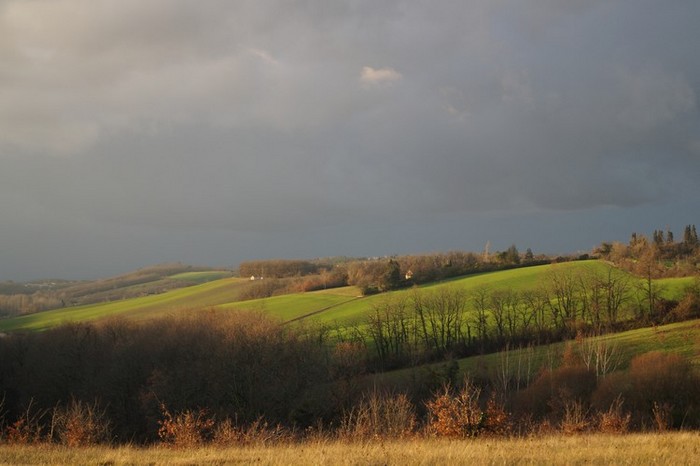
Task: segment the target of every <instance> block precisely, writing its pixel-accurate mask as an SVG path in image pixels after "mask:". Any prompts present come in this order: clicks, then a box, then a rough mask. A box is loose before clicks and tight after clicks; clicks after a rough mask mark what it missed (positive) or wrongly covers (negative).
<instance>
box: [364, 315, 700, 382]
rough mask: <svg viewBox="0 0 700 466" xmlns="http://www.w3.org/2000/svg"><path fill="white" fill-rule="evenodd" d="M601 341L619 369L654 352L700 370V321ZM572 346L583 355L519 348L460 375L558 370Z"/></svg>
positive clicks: (384, 378) (472, 360)
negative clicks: (505, 370)
mask: <svg viewBox="0 0 700 466" xmlns="http://www.w3.org/2000/svg"><path fill="white" fill-rule="evenodd" d="M588 340H592V341H601V342H604V344H605V345H606V346H607V347H608V348H609V349H610V351H611V352H612V354H613V355H614V359H615V360H616V363H617V368H618V369H624V368H626V367H627V366H628V365H629V362H630V360H631V359H632V358H634V357H635V356H638V355H640V354H644V353H648V352H650V351H663V352H667V353H675V354H680V355H682V356H684V357H685V358H687V359H688V360H690V361H691V362H692V363H693V364H694V365H695V366H697V367H700V319H696V320H690V321H686V322H677V323H673V324H668V325H660V326H657V327H646V328H640V329H635V330H629V331H626V332H620V333H612V334H607V335H603V336H600V337H594V338H592V339H587V341H586V343H583V344H584V345H585V344H587V342H588ZM569 345H573V346H572V350H573V351H574V353H575V354H578V352H579V351H581V345H582V343H581V342H576V341H572V342H563V343H554V344H551V345H543V346H536V347H530V348H515V349H511V350H508V351H507V352H505V351H504V352H499V353H490V354H485V355H482V356H472V357H468V358H463V359H459V360H457V364H458V366H459V372H460V373H461V374H464V375H469V376H477V377H488V376H489V375H491V374H494V373H496V371H499V370H501V369H502V368H503V367H504V365H508V366H510V367H513V368H515V367H516V366H517V365H518V364H520V365H521V367H524V366H526V365H530V367H531V369H532V372H533V373H536V372H537V370H538V369H539V368H541V367H543V366H546V365H548V364H549V363H550V362H552V363H554V366H555V367H556V366H558V365H559V364H560V362H561V358H562V355H563V354H564V352H565V350H566V347H567V346H569ZM444 365H445V363H444V362H441V363H435V364H431V365H427V366H419V367H414V368H408V369H400V370H395V371H390V372H384V373H380V374H376V375H374V376H372V380H371V382H370V383H371V384H372V385H374V386H380V387H381V386H391V387H401V386H402V385H409V384H412V383H414V381H415V379H416V378H417V377H420V376H421V375H424V374H426V373H428V372H430V371H433V372H435V371H437V372H439V371H440V369H441V367H444Z"/></svg>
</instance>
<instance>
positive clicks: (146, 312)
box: [0, 278, 247, 332]
mask: <svg viewBox="0 0 700 466" xmlns="http://www.w3.org/2000/svg"><path fill="white" fill-rule="evenodd" d="M246 283H247V280H244V279H240V278H226V279H222V280H216V281H212V282H207V283H203V284H201V285H195V286H189V287H186V288H179V289H177V290H172V291H168V292H166V293H162V294H157V295H151V296H144V297H141V298H133V299H126V300H123V301H114V302H109V303H101V304H90V305H86V306H78V307H70V308H65V309H55V310H53V311H45V312H38V313H35V314H28V315H24V316H19V317H13V318H10V319H4V320H0V331H2V332H12V331H19V330H21V331H37V330H45V329H48V328H51V327H55V326H57V325H60V324H62V323H66V322H84V321H91V320H97V319H101V318H108V317H126V318H129V319H134V320H140V319H148V318H153V317H158V316H163V315H167V314H172V313H177V312H183V311H187V310H196V309H202V308H208V307H212V306H215V305H217V304H221V303H225V302H229V301H233V300H236V299H238V293H239V291H240V287H241V286H243V285H245V284H246Z"/></svg>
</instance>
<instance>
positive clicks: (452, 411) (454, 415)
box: [426, 380, 486, 438]
mask: <svg viewBox="0 0 700 466" xmlns="http://www.w3.org/2000/svg"><path fill="white" fill-rule="evenodd" d="M480 396H481V388H479V387H478V386H476V385H475V384H474V383H472V382H471V381H470V380H465V382H464V384H463V386H462V388H461V389H460V390H459V391H455V390H454V389H453V388H452V387H451V386H449V385H445V386H444V387H443V388H442V389H441V390H440V391H438V392H436V393H435V394H434V396H433V398H432V399H430V400H429V401H428V402H426V407H427V408H428V424H427V426H426V428H427V431H428V432H429V433H430V434H432V435H435V436H438V437H450V438H467V437H476V436H478V435H479V434H481V433H482V432H483V430H484V428H485V424H486V413H485V412H484V411H483V410H482V409H481V406H480V405H479V398H480Z"/></svg>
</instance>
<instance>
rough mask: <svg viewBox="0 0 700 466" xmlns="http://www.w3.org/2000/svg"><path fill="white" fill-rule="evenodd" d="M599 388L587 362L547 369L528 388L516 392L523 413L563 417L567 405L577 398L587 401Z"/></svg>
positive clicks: (518, 404) (536, 415) (519, 407)
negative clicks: (583, 364) (582, 364)
mask: <svg viewBox="0 0 700 466" xmlns="http://www.w3.org/2000/svg"><path fill="white" fill-rule="evenodd" d="M595 388H596V374H595V371H593V370H591V369H588V368H586V367H585V366H581V365H578V366H563V367H559V368H557V369H554V370H551V371H550V370H544V371H542V372H541V373H540V375H539V376H538V377H537V378H536V379H535V381H534V382H533V383H532V384H530V386H529V387H527V388H526V389H525V390H522V391H521V392H520V393H519V394H518V395H517V396H516V406H517V407H518V410H519V412H520V413H521V414H524V413H531V414H532V415H533V416H535V417H539V418H541V417H543V416H546V415H553V416H554V417H561V416H563V415H564V413H565V411H566V405H567V404H570V403H572V402H575V401H581V402H588V400H589V399H590V396H591V393H593V391H594V390H595Z"/></svg>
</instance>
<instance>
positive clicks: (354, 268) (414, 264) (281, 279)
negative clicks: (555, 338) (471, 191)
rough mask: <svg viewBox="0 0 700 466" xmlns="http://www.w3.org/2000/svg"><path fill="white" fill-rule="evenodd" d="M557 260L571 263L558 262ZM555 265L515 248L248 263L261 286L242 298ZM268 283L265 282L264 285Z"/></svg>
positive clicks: (369, 290)
mask: <svg viewBox="0 0 700 466" xmlns="http://www.w3.org/2000/svg"><path fill="white" fill-rule="evenodd" d="M558 260H571V258H562V257H559V258H558ZM550 262H552V259H551V258H549V257H547V256H545V255H538V256H535V255H534V254H533V252H532V251H531V250H530V249H528V250H527V251H526V252H525V254H520V253H519V251H518V249H517V248H516V246H515V245H512V246H510V247H509V248H508V249H506V250H505V251H501V252H495V253H493V254H489V253H483V254H475V253H472V252H464V251H451V252H447V253H435V254H422V255H406V256H393V257H376V258H363V259H357V258H346V257H344V258H336V259H335V260H324V259H317V260H314V261H305V260H285V259H272V260H261V261H247V262H243V263H241V264H240V266H239V273H240V276H241V277H250V278H251V281H257V282H258V283H255V284H254V285H253V286H250V287H248V289H246V290H245V291H244V292H243V295H242V298H243V299H255V298H264V297H269V296H273V295H275V294H284V293H295V292H304V291H314V290H319V289H326V288H334V287H339V286H346V285H353V286H357V287H359V288H360V290H361V292H362V293H363V294H365V295H368V294H374V293H380V292H384V291H390V290H395V289H399V288H404V287H409V286H412V285H417V284H422V283H430V282H434V281H439V280H444V279H447V278H452V277H458V276H462V275H468V274H473V273H482V272H490V271H495V270H503V269H508V268H513V267H525V266H532V265H543V264H548V263H550ZM261 278H262V279H263V280H260V279H261Z"/></svg>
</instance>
